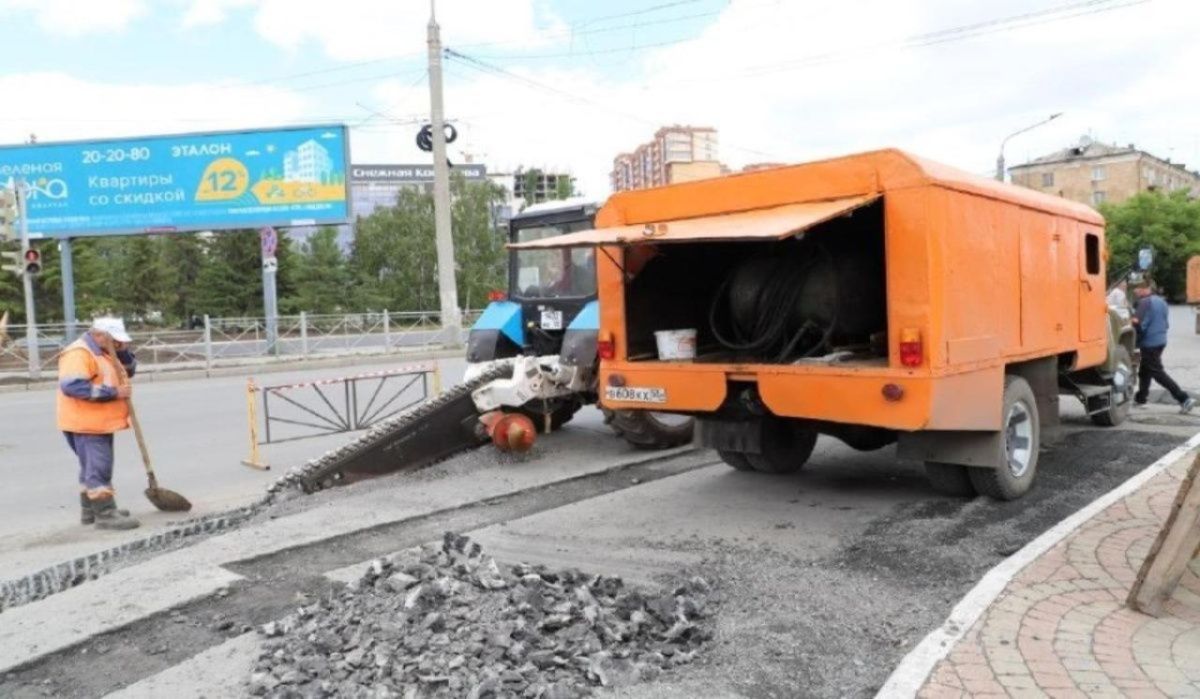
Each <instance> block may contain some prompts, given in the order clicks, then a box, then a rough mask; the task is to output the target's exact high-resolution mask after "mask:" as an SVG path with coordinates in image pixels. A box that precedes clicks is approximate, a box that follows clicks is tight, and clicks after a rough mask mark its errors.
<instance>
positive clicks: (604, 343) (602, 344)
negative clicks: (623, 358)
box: [596, 335, 617, 359]
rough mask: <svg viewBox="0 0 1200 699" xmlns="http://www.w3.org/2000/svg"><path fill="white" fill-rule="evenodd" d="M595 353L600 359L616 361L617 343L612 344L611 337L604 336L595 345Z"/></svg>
mask: <svg viewBox="0 0 1200 699" xmlns="http://www.w3.org/2000/svg"><path fill="white" fill-rule="evenodd" d="M596 353H597V354H599V355H600V358H601V359H616V358H617V343H615V342H613V339H612V335H604V336H602V337H601V338H600V340H599V342H597V343H596Z"/></svg>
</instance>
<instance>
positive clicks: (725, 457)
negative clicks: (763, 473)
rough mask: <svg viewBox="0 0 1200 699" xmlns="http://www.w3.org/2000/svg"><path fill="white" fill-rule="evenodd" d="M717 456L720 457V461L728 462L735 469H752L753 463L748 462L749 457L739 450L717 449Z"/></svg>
mask: <svg viewBox="0 0 1200 699" xmlns="http://www.w3.org/2000/svg"><path fill="white" fill-rule="evenodd" d="M717 456H720V457H721V461H724V462H725V463H726V464H729V465H730V466H732V467H733V469H734V470H736V471H753V470H754V465H753V464H751V463H750V459H747V458H746V455H745V454H743V453H742V452H740V451H721V450H717Z"/></svg>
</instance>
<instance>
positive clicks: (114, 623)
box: [0, 446, 701, 675]
mask: <svg viewBox="0 0 1200 699" xmlns="http://www.w3.org/2000/svg"><path fill="white" fill-rule="evenodd" d="M699 451H701V450H699V449H697V448H696V447H692V446H685V447H678V448H676V449H668V450H664V451H660V452H631V453H626V454H622V455H620V456H617V457H616V458H615V460H614V461H613V462H612V463H608V464H606V465H605V466H604V467H603V468H600V469H598V470H595V471H590V472H588V471H581V472H579V473H571V474H567V475H561V476H560V477H555V478H551V479H549V480H546V481H543V482H537V483H534V484H530V485H528V486H525V487H520V486H517V487H515V488H513V487H512V486H513V485H514V484H513V482H512V481H510V480H507V479H505V480H502V481H497V482H496V484H495V485H496V486H497V489H496V491H495V492H491V493H489V494H486V495H482V496H479V497H477V498H476V499H474V500H470V501H465V502H452V503H447V504H445V505H443V506H438V507H433V508H431V509H429V510H428V511H424V512H413V511H405V512H403V513H400V514H399V516H395V517H391V518H383V519H380V520H378V521H371V522H369V523H366V524H364V525H363V526H362V527H356V528H347V529H345V530H339V531H332V532H328V533H327V535H324V536H315V537H312V538H302V539H292V540H288V541H283V542H280V543H279V545H278V546H277V547H275V548H272V549H270V550H269V551H268V550H265V549H262V547H258V550H254V551H244V550H243V551H240V552H238V553H235V554H230V552H229V551H223V552H221V554H220V558H219V559H213V557H212V555H211V552H209V553H208V554H207V556H205V555H202V556H201V558H202V559H203V560H205V561H206V562H203V563H197V562H196V558H195V555H194V554H193V555H190V556H189V557H188V559H187V563H186V565H181V564H180V560H179V559H176V560H174V561H169V560H166V558H165V557H166V556H171V555H175V554H179V553H181V552H180V551H168V552H166V553H165V554H164V556H160V557H155V558H152V559H149V560H147V561H140V562H138V563H137V564H136V565H135V566H130V567H126V568H124V569H120V570H116V571H114V572H113V573H112V574H111V575H109V576H103V577H101V578H100V579H99V580H98V581H97V582H96V586H97V589H96V590H95V592H93V593H90V597H89V596H85V597H79V596H78V595H79V593H86V591H87V590H89V589H92V586H90V585H82V586H80V587H79V588H78V589H75V590H70V591H68V594H63V595H57V594H53V595H50V596H49V597H48V598H47V599H44V600H42V601H39V602H38V603H37V604H31V605H22V606H19V607H16V608H14V609H13V610H12V611H11V614H13V615H16V616H17V618H16V619H13V620H12V622H7V621H3V620H4V619H5V618H6V617H7V615H8V614H9V613H10V612H4V613H0V675H3V674H4V673H6V672H11V671H12V670H15V669H17V668H21V667H24V666H27V665H29V664H31V663H35V662H37V661H38V660H40V659H41V658H44V657H45V656H48V655H53V654H54V653H57V652H60V651H62V650H63V649H65V648H69V647H72V646H75V645H77V644H80V643H84V642H86V641H87V640H88V639H91V638H94V637H96V636H99V635H101V634H103V633H107V632H109V631H112V630H113V629H116V628H121V627H124V626H127V625H129V624H132V623H135V622H137V621H139V620H141V619H144V618H146V617H149V616H151V615H153V614H157V613H161V612H163V611H166V610H169V609H173V608H175V607H178V606H179V605H182V604H187V603H188V602H190V601H192V600H194V599H198V598H200V597H203V596H205V595H207V594H211V593H212V592H214V591H216V590H217V589H218V588H219V587H221V586H223V585H228V584H230V583H231V582H232V581H235V580H240V579H242V578H241V576H239V575H237V574H234V573H231V572H230V571H229V570H228V569H227V568H226V566H227V565H228V564H230V563H234V562H237V561H242V560H253V559H255V558H259V557H262V556H264V555H270V554H271V553H277V552H278V551H282V550H287V549H289V548H293V547H296V546H308V545H312V544H314V543H318V542H321V541H328V540H329V539H332V538H336V537H339V536H344V535H346V534H349V533H353V532H355V531H361V530H363V529H371V528H375V527H379V526H384V525H387V524H392V523H395V522H398V521H404V520H406V519H411V518H419V517H428V516H434V515H436V514H438V513H441V512H448V511H453V510H456V509H459V508H461V507H464V506H466V505H469V504H472V503H474V502H486V501H488V500H492V499H495V498H501V497H507V496H511V495H513V494H516V493H519V492H522V491H524V490H528V489H540V488H545V487H548V486H551V485H554V484H556V483H562V482H569V481H573V480H576V479H580V478H586V477H590V476H596V475H602V474H606V473H612V472H616V471H620V470H623V469H626V468H630V467H633V466H638V465H641V464H646V463H653V462H655V461H661V460H664V459H672V458H676V457H681V456H687V455H689V454H693V453H696V452H699ZM450 499H451V500H455V499H456V498H450ZM295 516H303V513H300V514H297V515H295ZM290 517H292V515H288V516H286V517H284V518H281V519H280V520H273V521H272V523H273V524H278V523H280V522H284V520H287V519H289V518H290ZM284 523H285V524H286V522H284ZM238 533H239V532H237V531H234V532H230V533H227V534H226V536H237V535H238ZM204 545H205V542H200V543H199V544H198V546H204ZM147 568H150V569H151V572H150V574H149V575H147V570H146V569H147ZM48 570H50V569H48ZM156 576H157V577H156ZM130 581H137V584H140V585H143V586H147V585H148V586H149V587H147V588H146V589H147V591H146V592H144V593H140V592H138V593H135V594H134V600H136V601H129V602H114V601H113V600H114V599H115V598H116V595H115V593H114V590H112V589H107V590H105V589H101V588H102V586H104V585H106V584H107V585H109V587H110V588H111V587H112V586H113V585H117V586H119V588H118V589H126V588H127V586H129V585H131V584H132V583H131V582H130ZM77 615H82V616H81V617H80V618H79V619H76V616H77ZM63 619H67V620H74V621H71V623H64V622H62V620H63ZM6 624H7V627H6Z"/></svg>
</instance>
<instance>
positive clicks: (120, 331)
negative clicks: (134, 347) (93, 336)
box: [92, 317, 133, 342]
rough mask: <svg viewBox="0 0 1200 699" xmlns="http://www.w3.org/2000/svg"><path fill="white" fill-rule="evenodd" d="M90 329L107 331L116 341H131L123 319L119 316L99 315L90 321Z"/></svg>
mask: <svg viewBox="0 0 1200 699" xmlns="http://www.w3.org/2000/svg"><path fill="white" fill-rule="evenodd" d="M92 330H99V331H100V332H104V333H108V334H109V335H111V336H112V339H114V340H116V341H117V342H132V341H133V338H132V337H130V336H129V333H127V332H125V321H123V320H121V319H120V318H109V317H101V318H96V319H95V320H93V321H92Z"/></svg>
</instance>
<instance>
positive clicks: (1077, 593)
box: [919, 452, 1200, 699]
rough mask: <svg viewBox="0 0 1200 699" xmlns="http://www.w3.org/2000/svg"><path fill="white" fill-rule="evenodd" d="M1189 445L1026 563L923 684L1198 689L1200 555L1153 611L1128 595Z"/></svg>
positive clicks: (1054, 691)
mask: <svg viewBox="0 0 1200 699" xmlns="http://www.w3.org/2000/svg"><path fill="white" fill-rule="evenodd" d="M1194 456H1195V454H1194V452H1193V453H1189V454H1188V455H1186V456H1184V457H1183V458H1181V459H1180V460H1178V461H1177V462H1176V463H1175V464H1173V465H1172V466H1171V467H1169V468H1168V469H1166V470H1165V471H1163V472H1162V473H1160V474H1158V475H1157V476H1156V477H1154V478H1153V479H1151V480H1150V481H1148V482H1147V483H1146V484H1145V485H1143V486H1142V487H1141V488H1139V489H1138V490H1137V491H1135V492H1133V493H1132V494H1130V495H1129V496H1127V497H1126V498H1124V499H1122V500H1120V501H1118V502H1116V503H1115V504H1113V505H1112V506H1111V507H1109V508H1108V509H1106V510H1104V511H1103V512H1101V513H1100V514H1098V515H1097V516H1095V517H1093V518H1092V519H1090V520H1088V521H1087V523H1086V524H1084V525H1083V526H1082V527H1080V528H1079V529H1078V530H1076V531H1075V532H1073V533H1072V534H1070V535H1069V536H1068V537H1067V538H1066V539H1065V540H1063V541H1061V542H1059V543H1058V544H1057V545H1056V546H1054V547H1053V548H1051V549H1050V550H1048V551H1047V552H1046V553H1044V554H1043V555H1042V556H1040V557H1039V558H1037V559H1036V560H1035V561H1034V562H1033V563H1031V564H1030V565H1029V566H1028V567H1026V568H1025V569H1024V570H1023V571H1021V573H1019V574H1018V575H1017V576H1016V577H1015V578H1014V579H1013V580H1012V581H1011V582H1010V583H1009V584H1008V586H1007V587H1006V588H1005V589H1004V592H1003V593H1001V595H1000V596H999V597H998V598H997V599H996V600H995V601H994V602H993V603H992V604H991V606H990V607H989V608H988V609H987V611H986V612H984V614H983V616H981V617H980V619H979V620H978V621H977V622H976V623H975V625H974V626H972V627H971V629H970V630H969V631H968V632H967V633H966V634H965V635H964V636H963V637H962V639H961V640H960V641H959V642H958V643H957V644H956V645H955V646H954V648H953V649H952V650H951V652H950V654H949V655H948V656H947V657H946V658H945V659H943V660H942V661H941V662H939V663H938V664H937V666H936V667H935V668H934V670H933V672H932V673H931V674H930V677H929V679H928V680H927V681H926V684H925V686H924V687H923V688H922V690H921V691H920V693H919V696H920V697H922V698H923V699H935V698H936V699H942V698H943V697H1054V698H1055V699H1057V698H1058V697H1200V561H1193V562H1192V565H1191V568H1190V570H1189V571H1188V573H1187V574H1185V575H1184V579H1183V581H1182V583H1181V585H1180V587H1179V589H1178V590H1177V591H1176V592H1175V595H1174V597H1173V598H1172V600H1171V601H1170V603H1169V604H1168V605H1167V608H1166V613H1165V614H1164V615H1163V617H1162V618H1159V619H1155V618H1152V617H1149V616H1145V615H1143V614H1139V613H1137V612H1134V611H1132V610H1130V609H1128V608H1126V607H1125V597H1126V595H1127V594H1128V592H1129V589H1130V587H1131V586H1132V585H1133V581H1134V577H1135V576H1136V575H1137V571H1138V569H1139V568H1140V566H1141V564H1142V561H1143V559H1145V557H1146V554H1147V552H1148V551H1149V550H1150V545H1151V543H1152V542H1153V541H1154V537H1155V536H1156V535H1157V533H1158V531H1159V528H1160V527H1161V526H1162V523H1163V522H1164V521H1165V519H1166V516H1167V512H1168V510H1169V509H1170V506H1171V503H1172V502H1173V500H1174V498H1175V495H1176V493H1177V491H1178V489H1179V483H1180V479H1181V478H1182V477H1183V474H1184V473H1185V472H1186V470H1187V467H1188V466H1189V465H1190V464H1191V462H1192V459H1193V458H1194Z"/></svg>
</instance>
